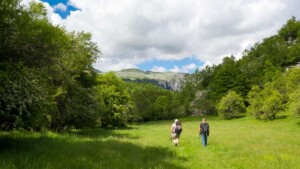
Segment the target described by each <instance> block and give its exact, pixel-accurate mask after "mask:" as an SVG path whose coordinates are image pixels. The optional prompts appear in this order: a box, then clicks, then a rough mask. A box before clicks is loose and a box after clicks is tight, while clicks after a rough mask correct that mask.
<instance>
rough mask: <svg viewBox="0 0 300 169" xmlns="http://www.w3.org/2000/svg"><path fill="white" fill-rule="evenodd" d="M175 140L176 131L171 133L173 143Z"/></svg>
mask: <svg viewBox="0 0 300 169" xmlns="http://www.w3.org/2000/svg"><path fill="white" fill-rule="evenodd" d="M176 140H177V137H176V133H172V141H173V143H174V144H176V143H177V141H176Z"/></svg>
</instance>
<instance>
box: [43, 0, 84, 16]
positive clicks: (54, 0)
mask: <svg viewBox="0 0 300 169" xmlns="http://www.w3.org/2000/svg"><path fill="white" fill-rule="evenodd" d="M42 1H43V2H47V3H49V5H50V6H51V7H53V8H54V12H55V13H57V14H59V15H60V16H61V17H62V18H63V19H65V18H66V17H67V16H69V15H70V12H71V11H75V10H78V9H77V8H75V7H74V6H72V5H70V4H69V3H68V0H42ZM59 4H63V6H61V7H59Z"/></svg>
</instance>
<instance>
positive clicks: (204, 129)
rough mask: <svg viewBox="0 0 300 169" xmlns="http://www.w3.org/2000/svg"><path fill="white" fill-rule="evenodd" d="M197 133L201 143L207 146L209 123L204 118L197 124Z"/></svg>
mask: <svg viewBox="0 0 300 169" xmlns="http://www.w3.org/2000/svg"><path fill="white" fill-rule="evenodd" d="M199 135H201V139H202V145H203V146H204V147H206V146H207V137H208V136H209V124H208V123H207V122H206V119H205V118H203V119H202V122H201V123H200V126H199Z"/></svg>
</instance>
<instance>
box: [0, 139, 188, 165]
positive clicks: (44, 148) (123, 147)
mask: <svg viewBox="0 0 300 169" xmlns="http://www.w3.org/2000/svg"><path fill="white" fill-rule="evenodd" d="M0 158H1V161H0V168H22V169H29V168H30V169H40V168H49V169H57V168H65V169H84V168H86V169H90V168H92V169H97V168H114V169H118V168H120V169H126V168H130V169H135V168H137V169H139V168H172V169H181V168H184V167H182V166H178V165H176V164H173V163H171V162H170V161H172V160H171V159H176V160H175V161H178V162H177V164H180V163H182V161H184V160H186V159H183V158H180V157H177V156H176V154H175V152H173V151H170V150H168V149H167V148H160V147H145V146H139V145H135V144H132V143H126V142H120V141H99V140H94V141H78V140H76V141H74V140H72V137H70V138H63V137H62V138H60V137H58V138H52V137H49V136H41V137H36V138H34V137H15V136H14V137H11V136H0ZM173 161H174V160H173Z"/></svg>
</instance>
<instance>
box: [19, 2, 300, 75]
mask: <svg viewBox="0 0 300 169" xmlns="http://www.w3.org/2000/svg"><path fill="white" fill-rule="evenodd" d="M22 1H26V2H28V1H30V0H22ZM35 1H41V0H35ZM42 2H44V4H45V5H46V6H47V7H46V8H47V10H48V19H49V21H50V22H51V23H52V24H54V25H62V26H64V27H65V28H66V29H67V31H84V32H90V33H91V34H92V36H93V38H92V40H93V41H94V42H96V43H97V44H98V46H99V49H100V50H101V52H102V53H103V55H101V57H100V59H99V60H98V61H97V62H96V63H95V64H94V67H95V68H96V69H99V70H101V71H104V72H107V71H117V70H122V69H128V68H139V69H142V70H144V71H147V70H150V71H159V72H166V71H173V72H189V73H192V72H194V71H195V69H197V68H200V69H201V68H203V67H205V66H206V65H213V64H219V63H221V62H222V59H223V58H224V57H225V56H230V55H234V56H235V57H236V58H237V59H240V58H241V57H242V53H243V51H244V50H245V49H249V48H251V47H252V46H253V45H254V44H255V43H257V42H261V41H262V40H263V39H264V38H267V37H270V36H272V35H275V34H276V33H277V32H278V30H279V29H280V28H281V27H282V25H284V24H285V23H286V21H287V20H288V19H290V18H291V17H292V16H295V17H296V18H297V19H298V20H299V18H300V10H299V6H300V1H296V0H287V1H282V0H272V3H270V2H271V1H268V0H264V1H262V0H251V1H249V0H247V1H246V0H243V1H239V0H226V1H222V3H220V1H219V0H209V1H208V0H185V1H182V0H163V1H157V0H147V1H142V0H43V1H42ZM70 4H72V5H70ZM70 11H74V12H70ZM75 11H76V12H75ZM58 15H59V16H60V17H59V16H58Z"/></svg>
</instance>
